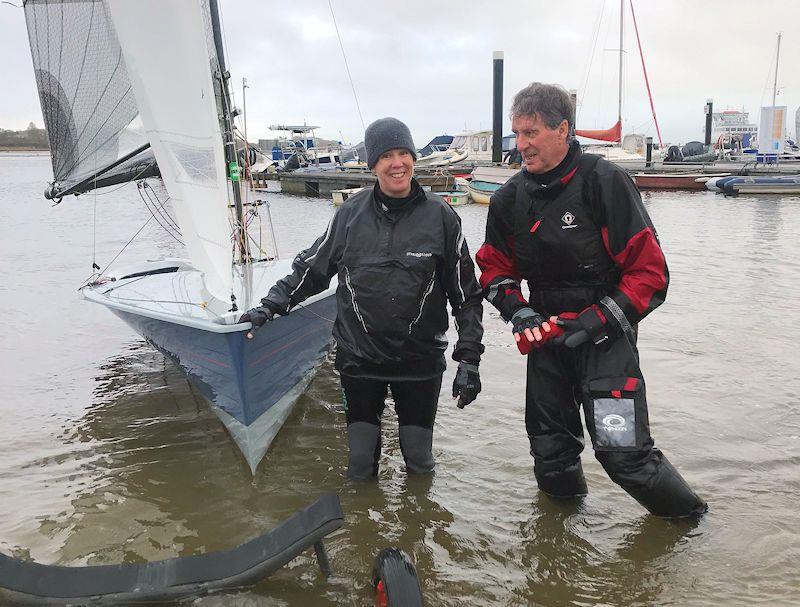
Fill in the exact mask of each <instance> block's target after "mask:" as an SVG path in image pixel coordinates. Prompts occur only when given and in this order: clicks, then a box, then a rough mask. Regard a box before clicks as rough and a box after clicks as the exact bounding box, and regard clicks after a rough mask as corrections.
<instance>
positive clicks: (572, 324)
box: [554, 304, 613, 348]
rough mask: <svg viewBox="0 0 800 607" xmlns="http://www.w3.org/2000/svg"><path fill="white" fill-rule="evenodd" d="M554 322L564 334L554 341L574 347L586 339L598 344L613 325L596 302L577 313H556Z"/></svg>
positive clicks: (611, 329) (606, 336)
mask: <svg viewBox="0 0 800 607" xmlns="http://www.w3.org/2000/svg"><path fill="white" fill-rule="evenodd" d="M556 324H557V325H558V327H559V328H561V330H563V331H564V334H563V335H562V336H560V337H558V338H557V339H556V340H555V341H554V343H555V344H556V345H564V346H567V347H568V348H575V347H577V346H579V345H581V344H582V343H585V342H587V341H591V342H593V343H594V344H595V345H600V344H602V343H603V342H605V341H606V340H608V339H609V337H610V333H613V326H611V327H610V326H609V321H608V317H607V316H606V315H605V314H604V311H603V309H602V308H601V307H600V306H599V305H597V304H594V305H591V306H589V307H588V308H585V309H584V310H582V311H581V312H580V313H579V314H576V313H574V312H562V313H561V314H559V315H558V319H557V320H556Z"/></svg>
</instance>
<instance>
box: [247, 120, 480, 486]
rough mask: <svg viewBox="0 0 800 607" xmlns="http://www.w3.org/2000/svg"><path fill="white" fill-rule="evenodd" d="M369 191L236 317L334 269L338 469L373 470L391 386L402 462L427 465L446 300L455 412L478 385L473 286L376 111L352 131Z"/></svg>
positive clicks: (397, 133) (272, 306) (388, 124)
mask: <svg viewBox="0 0 800 607" xmlns="http://www.w3.org/2000/svg"><path fill="white" fill-rule="evenodd" d="M364 144H365V147H366V152H367V164H368V166H369V168H370V169H371V170H372V171H373V173H374V174H375V176H376V177H377V182H376V184H375V186H374V187H373V188H369V189H364V190H363V191H362V192H359V193H358V194H356V195H355V196H352V197H351V198H349V199H348V200H347V202H346V203H345V204H344V205H342V206H341V207H340V209H339V211H338V212H337V213H336V214H335V215H334V216H333V219H332V220H331V222H330V224H329V226H328V229H327V230H326V232H325V234H323V235H322V236H320V237H319V238H318V239H317V240H316V242H314V244H313V245H311V247H310V248H308V249H306V250H305V251H302V252H301V253H300V254H299V255H298V256H297V257H296V258H295V260H294V263H293V266H292V269H293V272H292V273H291V274H290V275H288V276H286V277H285V278H283V279H281V280H280V281H278V283H277V284H276V285H275V286H274V287H273V288H272V289H270V292H269V294H268V295H267V296H266V297H265V298H263V299H262V300H261V306H260V307H258V308H255V309H253V310H250V311H248V312H247V313H246V314H244V315H243V316H242V318H241V321H242V322H245V321H249V322H251V323H253V330H255V329H257V328H258V327H260V326H261V325H263V324H264V323H265V322H266V321H268V320H271V319H272V317H273V316H274V315H275V314H286V313H288V311H289V310H290V309H291V308H292V307H294V306H295V305H297V304H298V303H300V302H302V301H303V300H305V299H306V298H307V297H310V296H311V295H314V294H316V293H319V292H321V291H323V290H324V289H326V288H327V287H328V285H329V283H330V281H331V278H332V277H333V276H334V275H335V274H338V280H339V286H338V289H337V292H336V303H337V316H336V322H335V323H334V327H333V336H334V338H335V340H336V345H337V348H336V368H337V369H338V370H339V373H340V375H341V382H342V390H343V392H344V402H345V408H346V412H347V435H348V442H349V459H348V466H347V473H348V476H350V477H351V478H354V479H359V480H364V479H369V478H372V477H375V476H377V474H378V459H379V457H380V449H381V434H380V422H381V414H382V412H383V409H384V401H385V398H386V395H387V390H388V389H389V388H391V391H392V396H393V397H394V402H395V410H396V412H397V417H398V422H399V426H400V449H401V451H402V453H403V458H404V460H405V463H406V469H407V470H408V471H409V472H412V473H419V474H425V473H429V472H432V471H433V469H434V466H435V465H436V462H435V461H434V458H433V453H432V441H433V423H434V419H435V417H436V408H437V402H438V398H439V389H440V387H441V383H442V373H443V372H444V369H445V360H444V351H445V349H446V347H447V339H446V338H445V331H446V330H447V327H448V320H447V304H446V302H448V301H449V302H450V306H451V308H452V312H453V316H454V317H455V321H456V328H457V330H458V341H457V343H456V345H455V350H454V352H453V359H454V360H456V361H459V366H458V371H457V373H456V377H455V381H454V382H453V396H454V397H458V399H459V401H458V406H459V408H463V407H464V406H466V405H467V404H469V403H470V402H472V401H473V400H474V399H475V397H476V396H477V395H478V393H479V392H480V390H481V383H480V376H479V373H478V363H479V361H480V356H481V354H482V352H483V345H482V344H481V339H482V337H483V327H482V325H481V317H482V314H483V307H482V301H483V297H482V294H481V288H480V286H479V285H478V282H477V280H476V279H475V268H474V266H473V264H472V259H471V258H470V254H469V250H468V248H467V243H466V242H465V240H464V235H463V234H462V232H461V221H460V219H459V217H458V215H456V213H455V212H454V211H453V210H452V209H451V208H450V206H449V205H447V204H446V203H445V202H444V201H442V199H440V198H439V197H437V196H434V195H431V194H427V193H426V192H424V191H423V190H422V188H421V187H420V185H419V183H418V182H417V181H416V180H415V179H414V178H413V175H414V161H415V160H416V151H415V150H416V148H415V147H414V142H413V140H412V138H411V133H410V131H409V130H408V127H407V126H406V125H405V124H403V123H402V122H400V121H399V120H397V119H396V118H382V119H380V120H377V121H375V122H373V123H372V124H370V125H369V127H367V130H366V132H365V135H364Z"/></svg>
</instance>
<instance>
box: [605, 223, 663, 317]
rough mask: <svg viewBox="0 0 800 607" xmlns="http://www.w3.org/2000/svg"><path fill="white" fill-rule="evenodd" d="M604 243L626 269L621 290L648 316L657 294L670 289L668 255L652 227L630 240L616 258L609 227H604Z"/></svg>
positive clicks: (637, 308)
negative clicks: (612, 249)
mask: <svg viewBox="0 0 800 607" xmlns="http://www.w3.org/2000/svg"><path fill="white" fill-rule="evenodd" d="M601 231H602V234H603V244H605V247H606V251H608V254H609V255H610V256H611V258H612V259H613V260H614V261H615V262H616V264H617V265H618V266H619V267H620V269H621V270H622V278H621V279H620V281H619V290H620V291H622V292H623V293H624V294H625V295H626V296H627V298H628V299H629V300H630V302H631V304H632V305H633V307H634V308H636V311H637V312H639V313H640V314H644V313H645V312H646V311H647V308H648V306H649V305H650V300H651V299H652V297H653V295H654V294H655V293H657V292H659V291H663V290H664V289H665V288H666V286H667V275H666V267H667V262H666V260H665V259H664V253H663V251H662V250H661V247H660V246H659V244H658V240H656V235H655V234H654V233H653V230H652V229H651V228H649V227H648V228H645V229H643V230H642V231H641V232H639V233H638V234H635V235H634V236H633V237H632V238H631V239H630V240H628V242H627V244H626V245H625V248H624V249H623V250H622V252H621V253H619V254H617V255H614V254H613V253H612V252H611V246H610V245H609V241H608V228H607V227H606V226H603V228H602V230H601Z"/></svg>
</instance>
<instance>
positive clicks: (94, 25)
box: [25, 0, 152, 195]
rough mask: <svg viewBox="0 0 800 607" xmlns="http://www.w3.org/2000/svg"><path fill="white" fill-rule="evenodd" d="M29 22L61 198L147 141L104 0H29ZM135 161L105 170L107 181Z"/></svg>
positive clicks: (128, 169) (35, 66)
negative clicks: (138, 118) (62, 194)
mask: <svg viewBox="0 0 800 607" xmlns="http://www.w3.org/2000/svg"><path fill="white" fill-rule="evenodd" d="M25 21H26V23H27V27H28V38H29V40H30V47H31V57H32V59H33V67H34V70H35V74H36V85H37V87H38V89H39V98H40V101H41V105H42V114H43V116H44V121H45V124H46V127H47V135H48V138H49V143H50V154H51V159H52V162H53V180H54V182H55V183H56V184H57V185H56V188H55V193H56V195H58V194H59V193H61V192H64V191H65V190H68V189H69V188H70V187H71V186H74V185H75V184H78V183H80V182H82V181H84V180H85V179H87V178H90V177H91V176H93V175H94V174H95V173H97V172H98V171H101V170H103V169H105V168H106V167H108V166H110V165H112V164H114V163H115V162H116V161H117V160H118V159H120V158H123V157H125V156H127V155H128V154H130V153H132V152H133V151H135V150H137V149H138V148H141V147H142V146H143V145H146V144H147V139H146V138H145V136H144V133H142V132H141V130H139V129H137V128H136V126H137V125H138V121H136V120H135V119H136V116H137V114H138V110H137V108H136V100H135V98H134V95H133V91H132V90H131V85H130V81H129V79H128V73H127V71H126V69H125V62H124V61H123V58H122V53H121V51H120V47H119V43H118V41H117V36H116V33H115V32H114V28H113V27H112V25H111V23H110V21H109V16H108V13H107V10H106V6H105V5H104V4H103V2H102V1H101V0H62V1H59V0H26V1H25ZM150 161H151V163H152V157H150ZM136 162H140V163H141V162H142V158H141V157H137V158H134V159H132V160H131V161H129V162H127V163H125V164H124V165H122V166H120V167H117V168H116V169H114V171H112V172H109V173H107V174H106V175H105V178H106V181H107V182H109V180H111V179H113V174H114V173H125V172H129V171H130V169H131V165H132V164H135V163H136ZM144 166H147V160H146V159H145V163H144ZM91 187H92V186H86V187H84V188H82V189H81V191H86V190H87V189H91Z"/></svg>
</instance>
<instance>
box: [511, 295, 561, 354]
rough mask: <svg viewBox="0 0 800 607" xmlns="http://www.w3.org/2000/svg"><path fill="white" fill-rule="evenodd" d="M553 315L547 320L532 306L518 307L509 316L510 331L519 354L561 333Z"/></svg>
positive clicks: (525, 352)
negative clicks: (512, 314)
mask: <svg viewBox="0 0 800 607" xmlns="http://www.w3.org/2000/svg"><path fill="white" fill-rule="evenodd" d="M554 321H555V317H553V318H551V319H550V320H549V321H548V320H547V319H546V318H545V317H544V316H542V315H541V314H539V313H538V312H536V311H535V310H533V309H532V308H527V307H526V308H520V309H519V310H517V311H516V312H514V316H512V317H511V323H512V329H511V331H512V333H513V334H514V341H516V342H517V348H519V351H520V354H523V355H524V354H528V353H529V352H530V351H531V350H532V349H533V348H539V347H541V346H543V345H544V344H545V343H547V342H548V341H550V340H551V339H553V338H555V337H557V336H559V335H561V333H562V330H561V328H560V327H558V326H557V325H556V324H555V322H554Z"/></svg>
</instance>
